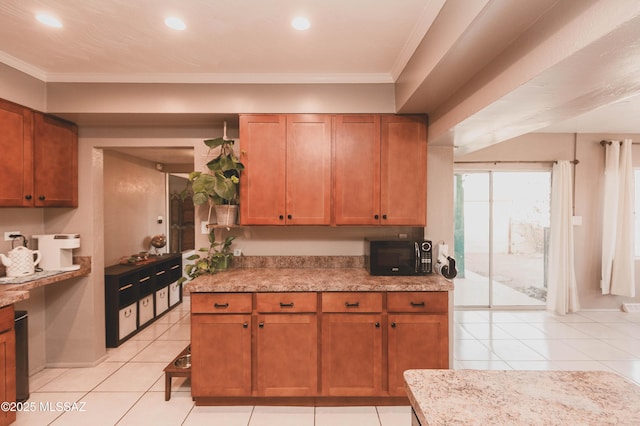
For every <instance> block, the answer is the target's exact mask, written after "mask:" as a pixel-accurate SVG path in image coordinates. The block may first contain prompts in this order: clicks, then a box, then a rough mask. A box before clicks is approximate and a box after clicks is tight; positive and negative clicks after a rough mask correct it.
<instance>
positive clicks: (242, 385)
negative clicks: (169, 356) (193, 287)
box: [191, 293, 251, 398]
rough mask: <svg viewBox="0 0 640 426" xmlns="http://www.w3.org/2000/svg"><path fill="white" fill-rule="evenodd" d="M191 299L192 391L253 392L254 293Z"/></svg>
mask: <svg viewBox="0 0 640 426" xmlns="http://www.w3.org/2000/svg"><path fill="white" fill-rule="evenodd" d="M193 296H194V297H192V300H191V313H192V315H191V371H192V372H193V371H197V372H198V374H192V376H191V395H192V396H193V397H194V398H197V397H210V396H248V395H251V294H225V293H220V294H198V295H193Z"/></svg>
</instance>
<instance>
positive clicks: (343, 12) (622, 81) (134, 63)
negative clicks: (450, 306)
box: [0, 0, 640, 154]
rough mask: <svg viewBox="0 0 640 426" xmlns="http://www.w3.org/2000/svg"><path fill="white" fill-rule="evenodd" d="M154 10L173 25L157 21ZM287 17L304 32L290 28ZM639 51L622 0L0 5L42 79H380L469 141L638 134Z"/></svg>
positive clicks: (137, 119) (631, 0) (32, 71)
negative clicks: (52, 24)
mask: <svg viewBox="0 0 640 426" xmlns="http://www.w3.org/2000/svg"><path fill="white" fill-rule="evenodd" d="M612 4H614V5H612ZM40 12H47V13H52V14H54V15H56V16H57V17H58V18H59V19H60V20H61V21H62V23H63V27H62V28H48V27H45V26H43V25H42V24H40V23H39V22H37V21H36V20H35V19H34V16H35V14H36V13H40ZM170 15H171V16H177V17H179V18H181V19H182V20H183V21H184V22H185V23H186V26H187V28H186V30H184V31H176V30H172V29H170V28H168V27H166V26H165V24H164V22H163V21H164V19H165V18H166V17H168V16H170ZM299 15H300V16H305V17H307V18H308V19H309V20H310V22H311V27H310V29H308V30H306V31H298V30H295V29H293V28H292V26H291V25H290V22H291V20H292V19H293V18H294V17H295V16H299ZM639 59H640V7H639V6H638V2H637V0H581V1H573V0H536V1H533V2H522V1H520V0H393V1H391V0H348V1H347V0H322V1H320V0H278V1H277V2H275V1H265V0H235V1H234V0H181V1H175V0H3V1H2V2H0V62H2V63H4V64H6V65H9V66H11V67H13V68H16V69H18V70H20V71H23V72H25V73H27V74H29V75H31V76H34V77H36V78H38V79H40V80H42V81H45V82H47V83H64V82H69V83H76V82H84V83H97V82H103V83H104V82H107V83H109V82H113V83H119V82H123V83H124V82H136V83H147V82H153V83H194V84H195V83H218V84H233V83H268V84H280V83H319V84H320V83H384V84H390V83H393V84H395V87H396V103H397V110H398V112H400V113H405V112H420V113H427V114H429V116H430V123H431V125H430V136H429V137H430V140H432V141H433V139H431V138H432V135H431V132H432V131H433V132H434V133H435V135H436V137H437V138H439V139H441V140H443V141H445V142H446V143H451V144H453V145H456V146H458V145H465V144H467V145H469V146H471V145H472V142H473V143H476V142H477V141H480V142H478V143H476V145H477V147H476V148H478V147H482V146H487V145H489V144H491V143H496V142H500V141H502V140H506V139H508V138H510V137H514V136H518V135H519V134H522V133H528V132H571V133H575V132H577V133H599V132H606V133H640V120H638V119H637V118H636V117H639V116H640V96H638V94H639V93H640V73H638V72H637V71H636V70H637V64H638V63H640V61H639ZM424 70H427V71H424ZM419 72H422V73H423V74H424V75H418V76H417V77H416V75H415V74H416V73H419ZM416 81H417V82H418V83H415V82H416ZM498 83H499V84H498ZM412 85H413V86H412ZM407 87H409V89H408V90H409V91H408V93H409V94H408V95H406V96H405V95H404V93H405V92H403V91H405V89H406V88H407ZM177 115H178V114H172V117H174V118H175V116H177ZM67 118H70V119H73V117H67ZM227 118H229V119H231V117H226V118H225V117H223V119H227ZM83 119H85V120H90V121H89V122H88V125H96V126H99V125H103V124H104V123H110V122H113V120H116V121H118V122H120V123H121V124H122V125H125V126H126V125H131V126H135V125H141V124H144V123H152V122H153V121H155V120H157V119H158V116H157V115H155V116H153V117H151V116H148V115H145V114H139V115H135V116H134V115H127V114H121V115H119V114H111V115H108V114H105V115H103V116H98V115H96V116H92V117H88V118H87V117H83ZM207 119H208V117H207V116H206V114H205V115H202V116H196V115H189V116H184V117H182V118H181V119H180V120H181V122H184V123H187V124H189V123H193V124H194V125H198V124H201V123H203V122H204V121H206V120H207ZM91 120H93V121H91ZM163 120H164V119H163ZM163 154H166V153H163Z"/></svg>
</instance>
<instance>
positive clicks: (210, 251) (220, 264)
mask: <svg viewBox="0 0 640 426" xmlns="http://www.w3.org/2000/svg"><path fill="white" fill-rule="evenodd" d="M214 231H215V230H213V229H212V230H211V231H210V232H209V247H208V248H207V247H203V248H200V249H199V250H198V252H197V253H195V254H192V255H191V256H189V257H187V260H191V261H193V263H189V264H188V265H186V266H185V267H184V272H185V273H186V275H187V276H188V277H189V278H185V277H180V279H179V282H180V283H183V282H185V281H191V280H192V279H194V278H196V277H199V276H200V275H208V274H215V273H216V272H220V271H222V270H225V269H227V268H229V266H230V263H231V260H232V259H233V253H231V243H232V242H233V240H235V238H236V237H234V236H229V237H227V238H225V240H224V241H220V242H218V241H216V236H215V232H214Z"/></svg>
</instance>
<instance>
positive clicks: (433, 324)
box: [387, 292, 449, 395]
mask: <svg viewBox="0 0 640 426" xmlns="http://www.w3.org/2000/svg"><path fill="white" fill-rule="evenodd" d="M387 311H388V313H389V315H388V325H387V327H388V345H387V346H388V363H389V364H388V365H389V374H388V379H389V393H390V394H392V395H405V394H406V391H405V388H404V378H403V376H402V374H403V372H404V371H406V370H410V369H424V368H449V319H448V314H447V312H448V296H447V293H445V292H431V293H424V292H406V293H400V292H393V293H389V294H388V296H387Z"/></svg>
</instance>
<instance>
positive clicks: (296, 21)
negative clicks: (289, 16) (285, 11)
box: [291, 16, 311, 31]
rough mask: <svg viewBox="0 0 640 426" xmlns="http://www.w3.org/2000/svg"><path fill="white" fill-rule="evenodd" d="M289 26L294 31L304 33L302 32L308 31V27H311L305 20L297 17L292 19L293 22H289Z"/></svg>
mask: <svg viewBox="0 0 640 426" xmlns="http://www.w3.org/2000/svg"><path fill="white" fill-rule="evenodd" d="M291 26H292V27H293V28H295V29H296V30H300V31H304V30H308V29H309V27H311V23H310V22H309V20H308V19H307V18H303V17H302V16H297V17H295V18H293V21H291Z"/></svg>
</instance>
